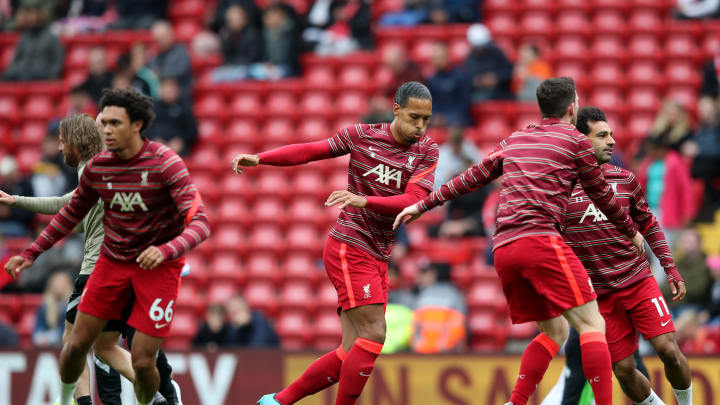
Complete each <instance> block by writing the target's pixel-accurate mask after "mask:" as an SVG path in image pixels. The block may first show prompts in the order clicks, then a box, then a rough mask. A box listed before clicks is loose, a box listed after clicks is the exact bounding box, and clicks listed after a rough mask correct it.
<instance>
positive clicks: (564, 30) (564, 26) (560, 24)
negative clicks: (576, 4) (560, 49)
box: [556, 10, 592, 38]
mask: <svg viewBox="0 0 720 405" xmlns="http://www.w3.org/2000/svg"><path fill="white" fill-rule="evenodd" d="M556 27H557V33H558V35H559V36H560V37H561V38H562V37H567V36H570V35H576V36H581V37H587V36H588V35H590V34H591V32H592V31H591V28H590V27H591V25H590V19H589V18H588V16H587V14H585V12H584V11H580V10H576V11H566V12H563V13H561V14H560V15H559V16H558V18H557V21H556Z"/></svg>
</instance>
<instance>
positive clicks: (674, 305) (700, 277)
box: [660, 228, 713, 316]
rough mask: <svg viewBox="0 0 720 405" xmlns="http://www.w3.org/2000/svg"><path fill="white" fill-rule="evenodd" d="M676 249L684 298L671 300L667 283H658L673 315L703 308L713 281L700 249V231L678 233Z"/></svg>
mask: <svg viewBox="0 0 720 405" xmlns="http://www.w3.org/2000/svg"><path fill="white" fill-rule="evenodd" d="M677 251H678V253H676V254H675V255H674V256H675V263H676V264H677V268H678V271H680V273H681V274H682V276H683V278H684V279H685V285H686V286H687V287H686V288H687V296H686V297H685V300H683V301H673V300H672V293H671V292H670V285H669V283H662V284H661V285H660V289H661V290H662V292H663V295H664V296H665V302H667V303H668V304H669V305H670V308H671V309H672V310H673V313H674V314H675V316H677V315H679V314H681V313H682V312H684V311H685V310H693V311H695V312H699V311H701V310H702V309H703V308H705V307H706V306H707V305H708V303H709V302H710V289H711V288H712V282H713V278H712V275H711V274H710V269H709V268H708V265H707V257H705V253H703V250H702V240H701V238H700V233H698V231H697V230H695V229H692V228H690V229H686V230H684V231H683V232H682V233H681V234H680V238H679V240H678V249H677Z"/></svg>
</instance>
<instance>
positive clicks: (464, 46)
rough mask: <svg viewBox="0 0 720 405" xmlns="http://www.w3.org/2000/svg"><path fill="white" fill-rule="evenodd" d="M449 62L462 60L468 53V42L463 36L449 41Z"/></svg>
mask: <svg viewBox="0 0 720 405" xmlns="http://www.w3.org/2000/svg"><path fill="white" fill-rule="evenodd" d="M449 50H450V62H451V63H453V64H457V63H460V62H462V61H464V60H465V59H466V58H467V56H468V54H469V53H470V44H468V42H467V40H466V39H465V38H464V37H463V38H455V39H453V40H452V41H451V42H450V46H449Z"/></svg>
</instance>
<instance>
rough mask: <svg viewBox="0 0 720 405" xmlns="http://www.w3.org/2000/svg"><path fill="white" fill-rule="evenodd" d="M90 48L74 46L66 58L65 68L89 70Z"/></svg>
mask: <svg viewBox="0 0 720 405" xmlns="http://www.w3.org/2000/svg"><path fill="white" fill-rule="evenodd" d="M89 54H90V48H89V47H87V46H83V45H80V46H73V47H72V48H70V50H69V51H68V53H67V56H66V57H65V68H66V69H68V68H78V69H84V70H87V69H88V55H89Z"/></svg>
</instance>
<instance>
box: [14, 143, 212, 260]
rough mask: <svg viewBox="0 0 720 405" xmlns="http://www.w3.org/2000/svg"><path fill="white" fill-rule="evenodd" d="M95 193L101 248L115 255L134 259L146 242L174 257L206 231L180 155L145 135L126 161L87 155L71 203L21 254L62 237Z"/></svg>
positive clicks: (112, 155)
mask: <svg viewBox="0 0 720 405" xmlns="http://www.w3.org/2000/svg"><path fill="white" fill-rule="evenodd" d="M98 198H101V199H102V201H103V203H104V206H105V207H104V208H105V215H104V217H103V225H104V228H105V240H104V241H103V245H102V248H101V250H100V252H101V253H102V254H105V255H107V256H108V257H111V258H113V259H116V260H121V261H131V260H135V258H136V257H137V256H139V255H140V253H142V251H143V250H145V249H146V248H147V247H149V246H151V245H153V246H157V247H158V248H160V250H161V251H162V253H163V255H164V256H165V259H166V260H170V259H175V258H178V257H181V256H183V255H184V254H185V253H186V252H187V251H188V250H190V249H191V248H193V247H194V246H196V245H198V244H199V243H200V242H202V241H203V240H205V239H207V237H208V236H209V235H210V228H209V225H208V219H207V216H206V215H205V208H204V207H203V204H202V200H201V199H200V194H199V193H198V191H197V190H196V189H195V185H194V184H193V182H192V179H191V178H190V173H189V172H188V170H187V168H186V167H185V163H184V162H183V160H182V159H181V158H180V157H179V156H178V155H177V154H175V152H173V151H172V150H170V149H169V148H168V147H166V146H164V145H162V144H159V143H157V142H150V141H148V140H145V143H144V144H143V146H142V149H141V150H140V152H138V153H137V154H136V155H135V156H134V157H132V158H130V159H128V160H122V159H120V158H119V157H118V156H117V155H116V154H115V153H113V152H109V151H104V152H101V153H100V154H98V155H97V156H95V157H94V158H93V159H91V160H90V161H89V162H88V164H87V165H86V166H85V170H83V173H82V176H81V177H80V185H79V186H78V188H77V189H76V191H75V194H74V195H73V197H72V199H71V200H70V202H69V203H68V204H67V205H66V206H65V207H63V209H62V210H60V212H59V213H58V214H57V215H55V217H54V218H53V220H52V221H51V222H50V224H49V225H48V226H47V227H46V228H45V230H44V231H43V232H42V234H41V235H40V236H39V237H38V238H37V239H36V240H35V242H33V244H32V245H31V246H30V247H29V248H27V249H26V250H25V251H24V252H23V254H22V255H23V257H25V258H29V259H31V260H35V259H36V258H37V257H38V256H39V255H40V254H41V253H42V252H44V251H45V250H47V249H49V248H50V247H52V245H53V244H54V243H55V242H57V241H59V240H60V239H62V238H63V237H65V236H67V235H68V234H69V233H70V232H72V230H73V229H74V228H75V226H76V225H77V224H78V223H79V222H80V221H81V220H82V219H83V217H85V215H86V214H87V213H88V211H90V209H91V208H92V207H93V205H95V203H96V202H97V200H98Z"/></svg>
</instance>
